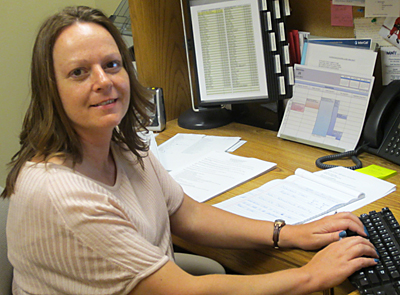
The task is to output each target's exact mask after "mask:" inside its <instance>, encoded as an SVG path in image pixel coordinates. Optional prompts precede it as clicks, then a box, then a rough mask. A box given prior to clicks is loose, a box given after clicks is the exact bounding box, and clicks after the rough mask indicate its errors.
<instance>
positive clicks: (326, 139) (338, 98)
mask: <svg viewBox="0 0 400 295" xmlns="http://www.w3.org/2000/svg"><path fill="white" fill-rule="evenodd" d="M328 47H333V48H335V47H334V46H328ZM359 51H361V52H364V51H368V50H362V49H360V50H359ZM295 73H296V85H295V86H294V88H293V97H292V98H291V99H290V100H289V102H288V104H287V106H286V109H285V113H284V116H283V120H282V123H281V126H280V128H279V132H278V137H281V138H285V139H288V140H293V141H297V142H301V143H305V144H309V145H313V146H318V147H322V148H325V149H329V150H333V151H338V152H343V151H348V150H353V149H354V148H355V147H356V145H357V143H358V141H359V139H360V136H361V132H362V128H363V125H364V120H365V114H366V112H367V107H368V103H369V99H370V96H371V91H372V86H373V84H374V83H373V82H374V77H372V76H364V75H359V74H351V73H347V72H339V71H333V70H329V69H321V68H314V67H308V66H302V65H295Z"/></svg>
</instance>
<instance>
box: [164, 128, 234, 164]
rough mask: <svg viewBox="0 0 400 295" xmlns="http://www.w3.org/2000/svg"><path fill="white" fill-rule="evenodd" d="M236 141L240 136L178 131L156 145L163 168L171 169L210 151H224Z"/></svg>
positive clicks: (195, 159)
mask: <svg viewBox="0 0 400 295" xmlns="http://www.w3.org/2000/svg"><path fill="white" fill-rule="evenodd" d="M238 142H240V137H234V136H206V135H204V134H183V133H178V134H177V135H175V136H174V137H172V138H171V139H169V140H168V141H166V142H164V143H163V144H161V145H160V146H159V147H158V154H159V157H160V162H161V163H162V164H163V166H164V168H165V169H166V170H168V171H173V170H176V169H179V168H181V167H183V166H185V165H187V164H188V163H191V162H194V161H197V160H198V159H199V158H200V157H202V156H204V155H206V154H207V153H209V152H211V151H219V152H225V151H226V150H229V149H230V148H231V147H232V146H234V145H236V144H238Z"/></svg>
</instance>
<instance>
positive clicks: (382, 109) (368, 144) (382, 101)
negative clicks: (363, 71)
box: [316, 80, 400, 169]
mask: <svg viewBox="0 0 400 295" xmlns="http://www.w3.org/2000/svg"><path fill="white" fill-rule="evenodd" d="M360 142H362V145H360V146H359V147H358V148H357V149H356V150H354V151H348V152H344V153H340V154H336V155H331V156H325V157H321V158H319V159H318V160H317V161H316V165H317V166H318V167H319V168H323V169H326V168H331V167H334V165H327V164H323V163H324V162H326V161H331V160H335V159H339V158H343V157H351V158H352V160H353V161H354V163H356V165H355V166H353V167H347V168H350V169H358V168H361V167H362V163H361V161H360V160H359V159H358V158H357V155H358V154H360V153H361V152H363V151H367V152H369V153H371V154H375V155H377V156H380V157H382V158H384V159H387V160H389V161H391V162H393V163H396V164H398V165H400V80H394V81H392V82H391V83H389V85H388V86H386V88H385V89H384V91H383V92H382V94H381V95H380V97H379V99H378V100H377V102H376V104H375V106H374V107H373V109H372V111H371V113H370V114H369V116H368V118H367V120H366V122H365V125H364V130H363V134H362V140H361V141H360Z"/></svg>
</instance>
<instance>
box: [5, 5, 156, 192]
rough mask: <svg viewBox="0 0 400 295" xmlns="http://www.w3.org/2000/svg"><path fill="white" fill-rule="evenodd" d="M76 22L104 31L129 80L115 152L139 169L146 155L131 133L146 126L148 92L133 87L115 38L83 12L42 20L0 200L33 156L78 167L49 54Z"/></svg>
mask: <svg viewBox="0 0 400 295" xmlns="http://www.w3.org/2000/svg"><path fill="white" fill-rule="evenodd" d="M76 22H90V23H96V24H98V25H101V26H102V27H104V28H105V29H106V30H107V31H108V32H109V33H110V34H111V36H112V37H113V38H114V40H115V42H116V44H117V46H118V48H119V51H120V53H121V56H122V61H123V66H124V68H125V69H126V71H127V72H128V75H129V83H130V90H131V91H130V92H131V97H130V104H129V109H128V111H127V113H126V115H125V116H124V118H123V119H122V121H121V123H120V124H119V125H118V126H117V127H116V128H115V129H114V131H113V135H112V140H113V141H114V142H116V143H118V144H120V145H121V146H127V147H128V148H129V149H130V150H131V151H132V152H133V153H134V154H135V155H136V156H137V159H138V160H139V162H140V163H142V159H141V156H140V153H139V151H146V150H147V149H148V146H147V144H146V143H145V142H143V141H142V140H141V139H140V137H139V136H138V135H137V133H136V131H137V130H138V129H139V128H145V126H146V125H147V124H148V122H149V116H148V110H151V108H152V104H151V103H150V100H149V98H150V97H151V92H150V91H149V90H148V89H147V88H145V87H143V86H142V85H140V83H139V82H138V80H137V78H136V72H135V70H134V68H133V65H132V59H131V56H130V53H129V50H128V48H127V47H126V44H125V42H124V40H123V39H122V36H121V34H120V32H119V31H118V29H117V28H116V27H115V26H114V25H113V23H112V22H111V21H110V20H109V19H108V18H107V17H106V16H105V15H104V14H103V13H102V12H101V11H99V10H97V9H93V8H90V7H86V6H77V7H67V8H65V9H64V10H62V11H61V12H60V13H57V14H55V15H53V16H51V17H50V18H48V19H47V20H46V21H45V22H44V23H43V25H42V26H41V28H40V30H39V33H38V35H37V37H36V41H35V45H34V48H33V53H32V62H31V101H30V105H29V107H28V110H27V112H26V114H25V119H24V122H23V125H22V131H21V134H20V145H21V148H20V150H19V151H18V152H17V153H16V154H15V155H14V156H13V157H12V160H11V162H10V163H9V166H10V167H11V170H10V172H9V174H8V176H7V180H6V187H5V189H4V191H3V192H2V194H1V196H2V197H5V198H6V197H9V196H11V195H12V194H13V192H14V189H15V183H16V181H17V177H18V174H19V171H20V170H21V168H22V167H23V165H24V164H25V163H26V162H27V161H29V160H31V159H32V158H33V157H35V156H39V157H41V158H43V159H45V161H48V160H49V159H50V158H52V157H61V158H64V159H70V160H71V161H72V163H73V164H75V163H79V162H81V161H82V149H81V143H80V140H79V136H78V135H77V133H76V132H75V130H74V128H73V127H72V124H71V122H70V120H69V118H68V117H67V115H66V113H65V111H64V108H63V106H62V103H61V99H60V96H59V93H58V89H57V84H56V78H55V73H54V65H53V48H54V44H55V42H56V40H57V38H58V36H59V35H60V34H61V32H62V31H63V30H64V29H65V28H67V27H69V26H71V25H72V24H74V23H76Z"/></svg>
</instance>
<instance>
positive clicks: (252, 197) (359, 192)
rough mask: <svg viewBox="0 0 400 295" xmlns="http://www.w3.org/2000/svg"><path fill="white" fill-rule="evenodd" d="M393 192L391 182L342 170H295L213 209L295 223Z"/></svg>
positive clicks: (348, 209) (393, 186) (362, 204)
mask: <svg viewBox="0 0 400 295" xmlns="http://www.w3.org/2000/svg"><path fill="white" fill-rule="evenodd" d="M395 190H396V186H395V185H394V184H392V183H389V182H387V181H384V180H381V179H378V178H375V177H373V176H370V175H366V174H362V173H359V172H356V171H353V170H350V169H347V168H343V167H336V168H332V169H328V170H323V171H319V172H315V173H310V172H307V171H305V170H303V169H297V170H296V172H295V175H292V176H289V177H288V178H286V179H284V180H281V179H277V180H272V181H270V182H268V183H266V184H265V185H263V186H261V187H260V188H257V189H255V190H252V191H250V192H248V193H245V194H243V195H240V196H237V197H234V198H231V199H229V200H227V201H224V202H221V203H219V204H216V205H214V206H215V207H218V208H221V209H224V210H226V211H229V212H232V213H235V214H238V215H242V216H245V217H248V218H253V219H259V220H270V221H271V220H275V219H278V218H281V219H284V220H285V221H286V222H287V223H289V224H299V223H305V222H307V221H310V220H313V219H316V218H319V217H322V216H324V215H327V214H332V213H334V212H339V211H341V212H342V211H354V210H356V209H358V208H361V207H363V206H365V205H367V204H369V203H371V202H373V201H375V200H377V199H379V198H382V197H384V196H386V195H387V194H389V193H391V192H393V191H395Z"/></svg>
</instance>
